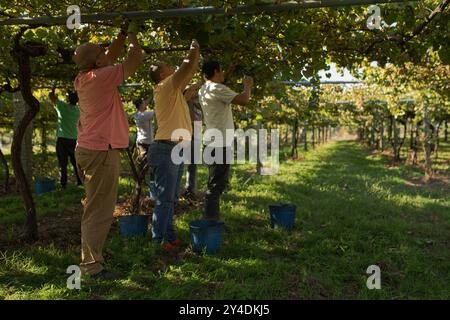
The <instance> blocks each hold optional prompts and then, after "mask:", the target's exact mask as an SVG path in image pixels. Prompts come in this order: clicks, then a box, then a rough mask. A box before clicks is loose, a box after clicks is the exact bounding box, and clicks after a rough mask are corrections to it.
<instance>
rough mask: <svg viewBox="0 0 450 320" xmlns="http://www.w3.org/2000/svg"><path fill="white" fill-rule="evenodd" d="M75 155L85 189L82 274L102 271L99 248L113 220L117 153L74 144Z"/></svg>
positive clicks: (82, 225)
mask: <svg viewBox="0 0 450 320" xmlns="http://www.w3.org/2000/svg"><path fill="white" fill-rule="evenodd" d="M75 158H76V161H77V168H78V172H79V174H80V178H81V181H82V182H83V184H84V187H85V191H86V201H85V204H84V212H83V216H82V218H81V263H80V267H81V273H82V274H89V275H94V274H96V273H99V272H100V271H102V270H103V265H102V264H103V262H104V259H103V256H102V250H103V245H104V244H105V241H106V237H107V236H108V233H109V230H110V228H111V224H112V221H113V213H114V207H115V205H116V200H117V189H118V184H119V172H120V153H119V150H117V149H110V150H107V151H97V150H88V149H84V148H80V147H77V148H76V150H75Z"/></svg>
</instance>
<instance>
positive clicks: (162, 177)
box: [149, 142, 183, 242]
mask: <svg viewBox="0 0 450 320" xmlns="http://www.w3.org/2000/svg"><path fill="white" fill-rule="evenodd" d="M173 147H174V145H170V144H165V143H161V142H154V143H152V144H151V145H150V149H149V164H150V166H151V169H152V171H153V173H154V183H155V184H154V190H153V191H154V196H155V200H156V201H155V207H154V209H153V219H152V236H153V240H154V241H157V242H161V241H162V242H172V241H174V240H175V239H176V237H175V230H174V227H173V210H174V206H175V202H176V201H178V196H179V189H180V182H181V177H182V175H183V164H179V165H177V164H174V163H173V162H172V159H171V153H172V149H173Z"/></svg>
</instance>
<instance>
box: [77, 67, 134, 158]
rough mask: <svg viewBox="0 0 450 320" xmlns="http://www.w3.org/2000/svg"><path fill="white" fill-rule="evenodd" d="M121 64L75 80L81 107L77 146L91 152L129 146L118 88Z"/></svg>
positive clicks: (96, 70) (121, 74)
mask: <svg viewBox="0 0 450 320" xmlns="http://www.w3.org/2000/svg"><path fill="white" fill-rule="evenodd" d="M123 77H124V76H123V66H122V65H121V64H117V65H113V66H107V67H103V68H99V69H93V70H90V71H87V72H80V73H79V74H78V75H77V77H76V78H75V81H74V87H75V90H76V91H77V93H78V98H79V105H80V120H79V122H78V141H77V145H78V146H80V147H82V148H86V149H90V150H108V149H110V148H111V149H122V148H127V147H128V134H129V131H128V120H127V116H126V114H125V111H124V109H123V104H122V101H121V100H120V95H119V90H118V86H119V85H120V84H121V83H123V81H124V78H123Z"/></svg>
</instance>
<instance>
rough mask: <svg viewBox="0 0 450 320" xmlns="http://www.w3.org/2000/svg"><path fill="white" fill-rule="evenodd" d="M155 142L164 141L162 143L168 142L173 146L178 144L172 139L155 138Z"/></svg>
mask: <svg viewBox="0 0 450 320" xmlns="http://www.w3.org/2000/svg"><path fill="white" fill-rule="evenodd" d="M155 142H156V143H164V144H169V145H171V146H175V145H177V144H178V142H176V141H172V140H155Z"/></svg>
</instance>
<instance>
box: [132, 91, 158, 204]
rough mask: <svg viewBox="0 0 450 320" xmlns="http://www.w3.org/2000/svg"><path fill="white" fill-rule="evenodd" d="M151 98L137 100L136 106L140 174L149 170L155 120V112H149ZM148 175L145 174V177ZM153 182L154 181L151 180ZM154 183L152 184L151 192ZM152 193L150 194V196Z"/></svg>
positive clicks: (135, 117) (135, 116)
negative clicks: (149, 150)
mask: <svg viewBox="0 0 450 320" xmlns="http://www.w3.org/2000/svg"><path fill="white" fill-rule="evenodd" d="M150 101H151V98H148V99H145V100H136V101H135V102H134V105H135V106H136V109H137V111H136V113H135V114H133V119H134V121H135V122H136V127H137V137H136V147H137V150H138V161H137V162H138V172H139V174H142V171H143V170H146V171H147V170H148V148H149V147H150V144H151V143H152V142H153V138H154V132H153V118H154V116H155V112H154V111H149V110H148V106H149V103H150ZM145 174H146V173H143V175H144V176H145ZM150 180H152V179H150ZM151 187H152V183H151V182H150V190H151ZM151 195H152V193H151V192H150V196H151Z"/></svg>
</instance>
